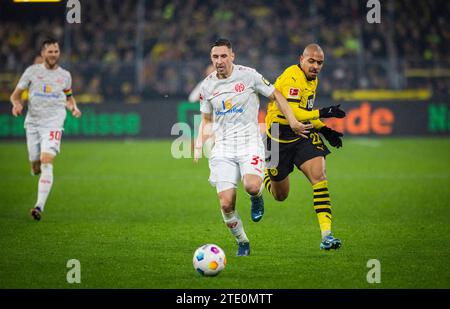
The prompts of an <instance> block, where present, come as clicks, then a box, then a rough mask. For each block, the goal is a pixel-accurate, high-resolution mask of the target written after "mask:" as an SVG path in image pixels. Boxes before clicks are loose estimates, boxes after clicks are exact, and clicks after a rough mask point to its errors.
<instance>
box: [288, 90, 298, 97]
mask: <svg viewBox="0 0 450 309" xmlns="http://www.w3.org/2000/svg"><path fill="white" fill-rule="evenodd" d="M298 92H299V89H298V88H289V97H290V98H298Z"/></svg>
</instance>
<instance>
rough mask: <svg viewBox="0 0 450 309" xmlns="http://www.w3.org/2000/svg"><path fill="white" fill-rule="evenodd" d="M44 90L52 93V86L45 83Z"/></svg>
mask: <svg viewBox="0 0 450 309" xmlns="http://www.w3.org/2000/svg"><path fill="white" fill-rule="evenodd" d="M42 91H43V92H45V93H51V92H52V86H50V85H47V84H44V86H42Z"/></svg>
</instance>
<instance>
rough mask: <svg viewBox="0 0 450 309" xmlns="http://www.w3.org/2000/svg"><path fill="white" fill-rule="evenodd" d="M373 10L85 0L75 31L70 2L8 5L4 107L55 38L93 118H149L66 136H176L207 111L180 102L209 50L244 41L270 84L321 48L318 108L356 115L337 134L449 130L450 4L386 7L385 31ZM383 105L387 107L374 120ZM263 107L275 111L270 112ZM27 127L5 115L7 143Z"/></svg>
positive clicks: (0, 85)
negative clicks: (220, 41) (176, 126)
mask: <svg viewBox="0 0 450 309" xmlns="http://www.w3.org/2000/svg"><path fill="white" fill-rule="evenodd" d="M366 4H367V1H353V0H338V1H331V0H317V1H312V0H299V1H287V0H284V1H275V2H273V1H259V0H258V1H256V0H255V1H243V2H237V1H198V0H189V1H181V0H179V1H163V0H159V1H158V0H157V1H149V0H148V1H146V0H136V1H126V2H123V1H114V0H105V1H82V5H81V16H82V20H81V24H69V23H67V22H66V14H65V12H66V6H65V1H62V2H61V3H56V4H55V3H54V4H30V3H28V4H25V3H15V4H12V0H11V1H7V0H6V1H2V7H1V9H0V18H1V20H2V22H1V26H0V42H1V45H0V72H1V74H0V101H1V102H3V103H5V104H2V107H3V108H2V109H1V110H2V113H4V112H5V111H6V110H7V108H5V107H6V106H7V105H8V100H9V95H10V94H11V91H12V89H13V88H14V86H15V85H16V82H17V80H18V78H19V76H20V74H21V73H22V72H23V70H24V69H25V68H26V67H27V66H28V65H30V64H31V63H33V62H34V61H36V59H35V58H36V56H37V55H38V54H39V46H40V43H41V42H42V40H43V39H44V38H46V37H48V36H52V37H55V38H58V39H59V40H60V41H61V43H62V65H63V66H64V67H66V68H67V69H69V70H70V71H71V72H72V75H73V89H74V94H75V96H76V98H77V100H78V102H79V103H81V104H86V106H85V108H86V107H89V108H88V110H89V111H92V112H93V113H92V114H90V115H93V117H94V115H95V112H97V113H103V114H104V113H106V114H108V112H109V111H110V110H114V111H116V112H119V110H120V111H121V113H122V114H125V115H128V114H129V113H130V112H132V111H133V110H134V111H137V114H138V116H137V118H138V119H136V117H135V118H133V117H131V118H132V120H130V122H132V124H130V126H131V127H132V128H130V130H129V131H130V132H128V131H126V130H125V131H123V132H122V131H121V130H117V132H116V133H115V134H113V132H112V130H111V132H104V131H101V130H100V131H99V130H96V131H95V132H92V130H94V129H92V128H88V127H87V126H89V124H88V122H89V121H88V120H89V119H90V118H89V117H86V121H81V122H80V126H81V127H76V128H74V130H71V128H72V126H71V125H70V124H71V123H69V124H68V129H66V136H70V135H73V136H84V137H88V136H91V135H94V136H95V135H102V136H119V137H120V136H122V137H123V136H139V137H169V136H170V127H171V125H172V124H173V123H175V122H176V121H179V120H189V121H190V118H191V116H190V115H188V114H187V113H188V112H189V111H191V110H194V111H197V110H198V108H197V107H198V106H195V105H194V106H189V105H188V106H180V105H183V103H182V102H183V101H186V99H187V97H188V95H189V93H190V91H191V90H192V89H193V88H194V87H195V86H196V84H197V83H198V82H199V81H200V80H201V79H202V78H203V77H204V71H205V68H206V67H207V65H208V64H209V45H210V43H211V42H213V41H214V40H215V39H216V38H218V37H220V36H223V37H228V38H230V39H231V40H232V42H233V44H234V49H235V52H236V54H237V60H236V63H239V64H243V65H248V66H251V67H255V68H257V69H258V70H259V71H260V72H261V73H262V74H263V75H265V76H266V78H268V79H269V80H271V81H274V80H275V78H276V77H277V76H278V75H279V74H280V73H281V72H282V71H283V69H284V68H285V67H287V66H289V65H291V64H293V63H296V62H297V58H298V56H299V54H300V53H301V51H302V50H303V48H304V46H305V45H306V44H308V43H310V42H318V43H319V44H321V45H322V47H323V49H324V51H325V55H326V63H325V67H324V69H323V70H322V73H321V76H320V82H319V89H318V96H317V103H316V104H318V105H319V106H324V105H328V104H332V103H333V102H330V101H336V102H340V103H342V102H348V103H344V104H343V105H344V107H347V108H348V109H350V110H352V109H355V111H356V112H357V113H353V114H351V115H350V116H351V117H348V118H347V120H346V121H342V122H343V123H344V124H342V123H341V121H338V124H339V123H341V124H340V126H338V127H337V128H340V129H344V131H346V132H347V133H350V134H355V135H367V134H375V135H390V134H394V135H395V134H403V135H417V134H420V135H424V134H448V133H449V132H450V125H449V121H450V120H449V118H450V116H449V111H448V105H447V104H446V103H447V102H448V101H449V96H450V94H449V89H450V87H449V86H450V53H449V42H450V30H449V29H450V21H449V19H448V12H449V9H450V8H449V6H450V4H449V3H448V2H447V1H445V0H432V1H413V2H410V1H406V0H396V1H386V2H383V3H382V5H381V23H380V24H377V23H374V24H369V23H368V22H367V21H366V14H367V12H368V11H369V8H367V7H366ZM363 102H366V104H362V103H363ZM405 102H407V104H405ZM263 103H265V102H264V100H263ZM113 105H119V106H114V107H113ZM130 105H133V106H130ZM82 107H83V106H82ZM361 107H362V108H361ZM379 107H382V108H383V109H382V110H381V111H379V112H378V113H376V114H375V117H374V111H376V109H377V108H379ZM8 108H9V106H8ZM155 109H156V110H157V111H158V112H159V113H163V115H164V116H166V115H167V116H168V117H170V118H169V119H168V120H169V121H161V120H165V119H166V118H165V117H158V118H156V119H154V120H155V121H146V123H144V121H142V120H143V119H142V117H143V113H145V114H146V117H147V116H148V115H149V114H152V115H155V114H156V112H154V111H155ZM196 109H197V110H196ZM261 109H262V112H264V109H265V105H264V104H262V108H261ZM151 111H153V112H151ZM133 115H134V114H133ZM262 117H263V116H261V118H262ZM180 118H181V119H180ZM95 119H96V120H97V121H99V120H98V117H97V118H95ZM405 120H406V121H405ZM18 121H20V120H16V121H15V122H14V121H13V120H12V119H10V118H8V119H7V118H5V116H4V115H2V118H1V123H2V126H1V127H2V128H3V129H2V130H1V132H0V136H1V138H8V137H14V136H15V135H17V134H22V133H20V132H17V130H18V129H16V128H15V124H16V123H17V122H18ZM69 121H70V120H69ZM111 121H112V120H111ZM124 121H125V122H126V120H124ZM136 121H138V123H136ZM13 122H14V123H13ZM150 122H152V123H153V125H152V124H150ZM434 122H435V123H434ZM433 123H434V124H433ZM111 125H113V126H114V123H112V124H111ZM333 125H337V124H336V123H333ZM125 126H126V127H127V123H125ZM136 126H137V127H136Z"/></svg>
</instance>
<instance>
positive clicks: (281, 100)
mask: <svg viewBox="0 0 450 309" xmlns="http://www.w3.org/2000/svg"><path fill="white" fill-rule="evenodd" d="M269 99H271V100H273V101H275V104H276V105H277V107H278V109H279V110H280V111H281V112H282V113H283V115H284V116H285V117H286V119H287V121H288V122H289V125H290V127H291V128H292V131H294V132H295V133H297V134H298V135H300V136H301V137H304V138H308V136H306V135H305V134H307V133H309V131H308V130H309V129H312V124H303V123H301V122H299V121H297V119H296V118H295V115H294V113H293V112H292V109H291V107H290V106H289V103H288V101H287V100H286V98H285V97H284V96H283V95H282V94H281V92H279V91H278V90H277V89H275V91H274V92H273V94H272V95H271V96H270V97H269Z"/></svg>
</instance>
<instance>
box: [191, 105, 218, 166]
mask: <svg viewBox="0 0 450 309" xmlns="http://www.w3.org/2000/svg"><path fill="white" fill-rule="evenodd" d="M212 122H213V118H212V114H206V113H202V121H201V122H200V126H199V129H198V137H197V140H196V142H195V146H194V162H198V159H199V158H200V156H201V154H202V149H203V145H204V143H205V142H206V141H207V140H208V139H209V138H211V137H212Z"/></svg>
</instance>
